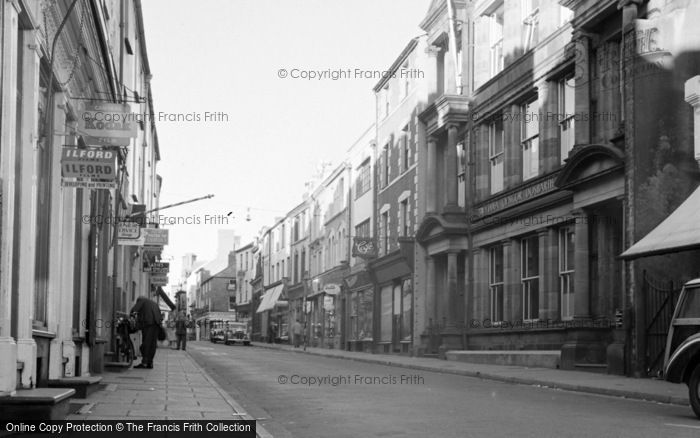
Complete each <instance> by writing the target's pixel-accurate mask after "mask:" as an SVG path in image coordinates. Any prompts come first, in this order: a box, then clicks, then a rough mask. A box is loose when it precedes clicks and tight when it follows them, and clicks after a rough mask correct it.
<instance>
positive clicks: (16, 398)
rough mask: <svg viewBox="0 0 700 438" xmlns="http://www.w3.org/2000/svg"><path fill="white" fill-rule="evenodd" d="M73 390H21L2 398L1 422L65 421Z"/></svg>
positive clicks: (0, 406)
mask: <svg viewBox="0 0 700 438" xmlns="http://www.w3.org/2000/svg"><path fill="white" fill-rule="evenodd" d="M74 395H75V389H73V388H35V389H20V390H17V392H16V393H15V394H13V395H8V396H4V397H0V421H8V420H12V419H17V418H21V419H22V420H28V421H43V420H63V419H65V418H66V416H67V415H68V410H69V407H70V398H71V397H73V396H74Z"/></svg>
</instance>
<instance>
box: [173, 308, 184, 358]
mask: <svg viewBox="0 0 700 438" xmlns="http://www.w3.org/2000/svg"><path fill="white" fill-rule="evenodd" d="M175 336H177V348H176V349H177V350H179V349H180V345H182V350H183V351H184V350H185V349H186V348H187V315H186V314H185V311H184V310H181V311H180V313H178V315H177V318H176V319H175Z"/></svg>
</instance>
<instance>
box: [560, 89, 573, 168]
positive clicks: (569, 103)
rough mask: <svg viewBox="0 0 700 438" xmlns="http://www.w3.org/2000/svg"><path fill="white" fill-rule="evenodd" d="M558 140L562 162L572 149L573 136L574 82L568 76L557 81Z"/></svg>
mask: <svg viewBox="0 0 700 438" xmlns="http://www.w3.org/2000/svg"><path fill="white" fill-rule="evenodd" d="M558 94H559V105H558V110H559V114H558V115H557V118H558V120H559V141H560V142H561V162H562V163H563V162H564V160H566V159H567V158H568V156H569V151H571V149H573V147H574V143H575V141H576V140H575V138H574V132H575V130H574V129H575V124H574V123H575V117H574V116H575V115H576V114H575V112H576V107H575V105H574V104H575V98H576V83H575V81H574V77H573V76H570V77H567V78H564V79H561V80H560V81H559V93H558Z"/></svg>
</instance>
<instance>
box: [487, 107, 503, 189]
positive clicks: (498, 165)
mask: <svg viewBox="0 0 700 438" xmlns="http://www.w3.org/2000/svg"><path fill="white" fill-rule="evenodd" d="M488 142H489V160H490V161H491V193H492V194H493V193H498V192H500V191H501V190H503V122H502V121H501V120H499V121H496V122H493V123H491V124H490V125H489V126H488Z"/></svg>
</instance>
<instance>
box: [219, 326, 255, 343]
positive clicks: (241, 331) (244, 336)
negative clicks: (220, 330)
mask: <svg viewBox="0 0 700 438" xmlns="http://www.w3.org/2000/svg"><path fill="white" fill-rule="evenodd" d="M237 343H240V344H243V345H250V333H248V324H246V323H244V322H234V323H229V327H228V328H227V329H226V332H225V334H224V344H226V345H229V344H237Z"/></svg>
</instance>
